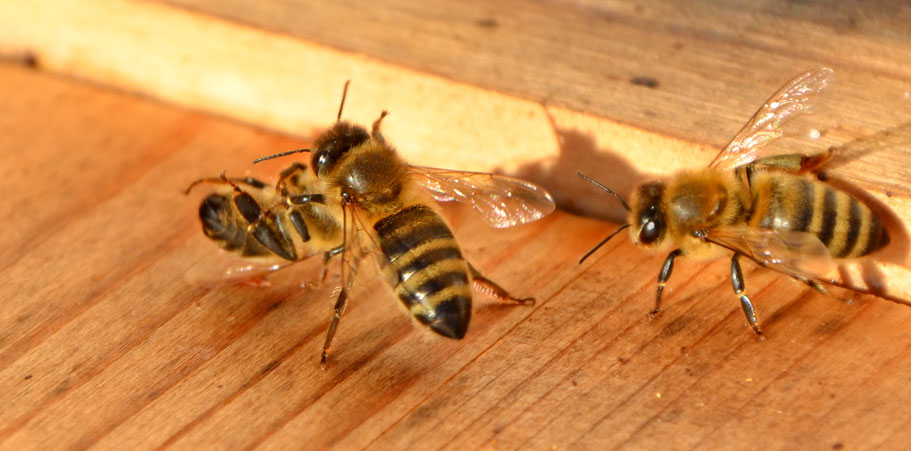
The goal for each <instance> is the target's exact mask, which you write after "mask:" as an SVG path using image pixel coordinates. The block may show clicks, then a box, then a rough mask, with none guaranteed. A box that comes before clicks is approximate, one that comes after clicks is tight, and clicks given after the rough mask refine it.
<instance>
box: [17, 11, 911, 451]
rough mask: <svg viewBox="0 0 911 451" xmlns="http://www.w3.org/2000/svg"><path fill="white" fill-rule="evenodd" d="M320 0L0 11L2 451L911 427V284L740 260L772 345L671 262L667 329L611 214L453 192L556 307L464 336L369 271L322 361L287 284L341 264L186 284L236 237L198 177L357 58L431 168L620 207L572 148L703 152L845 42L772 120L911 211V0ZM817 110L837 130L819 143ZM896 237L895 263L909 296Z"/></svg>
mask: <svg viewBox="0 0 911 451" xmlns="http://www.w3.org/2000/svg"><path fill="white" fill-rule="evenodd" d="M175 5H176V6H175ZM321 5H322V7H321V8H316V7H315V6H314V5H312V4H310V3H308V2H303V1H283V2H277V1H274V2H258V3H257V8H256V9H251V8H250V6H249V4H248V3H244V2H228V1H220V2H208V1H199V2H193V5H192V9H187V8H189V7H190V5H189V4H188V3H187V2H183V1H181V0H170V1H168V2H156V1H145V0H141V1H140V0H83V1H81V2H78V3H76V2H58V1H56V0H35V1H31V2H0V18H3V26H2V27H0V57H2V58H3V59H5V60H12V61H18V62H29V63H31V64H33V65H34V66H36V67H37V68H38V69H40V70H41V71H34V70H26V69H23V68H22V67H20V66H13V65H2V66H0V106H2V107H3V109H2V110H3V112H2V113H0V132H2V136H3V137H4V138H3V140H2V141H0V147H2V148H3V151H2V152H0V162H2V166H0V167H2V168H4V169H6V171H5V173H6V176H5V177H4V178H3V180H2V181H0V187H2V188H3V191H4V192H5V193H7V194H6V196H5V202H3V203H0V214H2V217H5V218H8V219H9V220H8V221H7V222H6V224H5V227H4V231H3V232H2V234H0V236H2V237H3V238H4V239H3V240H0V301H2V303H0V405H3V406H4V408H3V409H2V411H0V447H4V448H10V449H18V448H20V447H22V446H28V447H31V448H46V447H56V448H82V447H86V446H88V445H92V444H94V445H96V446H98V447H100V448H109V449H110V448H117V449H120V448H124V447H127V446H131V445H135V446H139V447H140V448H152V447H157V446H161V445H174V446H177V447H182V448H190V447H191V446H193V445H207V446H208V447H213V448H214V447H221V448H239V447H247V446H252V445H262V446H263V447H267V448H271V449H280V448H288V447H298V446H300V445H301V444H302V443H305V444H307V445H312V446H314V447H325V446H333V445H334V446H337V447H339V448H356V447H365V446H373V447H374V448H393V447H398V448H401V447H405V446H418V447H421V448H435V447H446V448H450V449H453V448H461V447H487V448H504V449H510V448H519V447H523V448H528V447H533V448H553V447H556V448H557V449H563V448H568V447H571V446H576V447H587V448H603V447H605V445H611V446H616V447H622V448H633V449H641V448H649V447H650V448H656V447H670V448H678V449H683V448H700V449H705V448H719V447H723V448H734V447H737V448H744V447H750V448H753V447H755V448H763V447H772V448H791V449H792V448H826V449H828V448H833V449H834V448H846V449H852V448H869V447H873V446H875V445H881V446H883V447H884V448H892V449H900V448H904V447H905V446H906V444H907V443H908V441H909V439H911V437H909V435H911V434H909V432H908V431H909V430H911V414H908V413H907V407H906V406H907V405H908V403H909V401H911V395H908V394H907V390H905V386H906V385H907V381H908V374H911V372H909V370H911V356H909V350H911V334H909V333H908V327H909V325H911V309H909V308H908V307H905V306H902V305H898V304H892V303H888V302H884V301H880V300H876V299H870V298H862V299H859V300H857V301H855V302H853V303H848V304H845V303H840V302H838V301H835V300H833V299H830V298H826V297H823V296H819V295H816V294H814V293H812V292H810V291H808V290H807V289H805V288H804V287H803V286H801V285H798V284H795V283H793V282H791V281H790V280H788V279H786V278H785V277H783V276H781V275H779V274H776V273H772V272H769V271H766V270H761V269H756V268H754V267H752V266H750V265H745V268H744V269H745V271H746V277H747V287H748V290H749V293H750V294H751V296H752V298H753V300H754V302H755V304H756V306H757V308H758V309H759V314H760V319H761V320H762V322H763V325H764V327H765V330H766V332H767V334H768V339H767V340H765V341H759V340H758V339H757V338H756V337H755V336H754V335H752V334H751V332H749V329H748V328H747V326H746V325H745V321H744V319H743V317H742V314H741V312H740V311H739V308H738V305H737V301H736V299H734V297H733V296H732V294H731V289H730V282H729V280H728V278H727V273H728V266H727V263H726V262H723V261H719V262H714V263H709V264H704V263H695V262H691V261H686V260H680V261H679V262H678V264H677V269H676V270H675V273H674V276H673V277H672V279H671V282H670V285H669V287H668V290H667V291H666V293H667V298H666V304H665V310H664V312H663V313H662V314H661V315H660V316H659V317H658V318H656V319H654V320H650V319H648V318H647V317H646V315H645V313H646V312H647V311H649V310H650V309H651V307H652V302H653V301H652V296H653V292H654V283H655V280H654V279H655V276H656V274H657V272H658V269H659V267H660V264H661V261H662V258H663V256H649V255H647V254H644V253H642V252H640V250H638V249H636V248H634V247H633V246H632V245H630V244H629V243H628V241H627V240H622V239H618V240H616V242H613V243H611V244H610V245H608V246H607V247H606V248H605V249H604V250H602V251H601V252H599V253H598V254H597V255H596V257H595V258H593V259H592V261H591V262H586V264H585V265H584V266H582V267H581V268H580V267H578V266H577V265H576V261H577V260H578V258H579V256H581V255H582V253H584V252H585V251H586V250H588V249H589V248H590V247H591V246H592V245H593V244H594V243H596V242H597V241H598V240H600V239H601V238H602V237H603V236H605V235H606V234H607V233H609V232H610V231H611V230H613V228H614V227H615V226H614V225H612V224H608V223H602V222H598V221H594V220H590V219H585V218H581V217H576V216H572V215H569V214H566V213H557V214H555V215H554V216H552V217H550V218H547V219H545V220H544V221H542V222H540V223H536V224H533V225H529V226H525V227H520V228H516V229H513V230H506V231H492V230H490V229H488V228H486V226H484V225H483V224H482V223H481V221H479V220H478V219H477V218H474V217H473V216H472V214H471V213H470V212H469V211H465V210H463V209H459V208H447V209H446V212H447V217H449V218H450V219H451V220H452V222H453V224H454V227H455V232H456V235H457V236H458V237H459V238H460V240H461V242H462V245H463V247H464V249H465V252H466V254H467V255H468V256H469V257H470V258H472V260H473V261H475V263H476V264H477V265H478V266H479V267H480V268H481V269H482V270H484V271H485V272H487V273H488V275H490V276H491V277H492V278H494V279H495V280H497V281H499V282H501V283H502V284H503V285H505V286H506V287H508V288H511V289H513V290H514V291H515V292H516V293H517V294H520V295H534V296H536V297H537V298H538V300H539V302H538V304H537V305H536V306H534V307H532V308H519V307H507V306H499V305H494V304H492V303H490V302H488V301H486V300H484V299H483V298H481V297H480V296H479V297H478V298H477V299H476V301H475V315H474V317H473V320H472V326H471V328H470V330H469V334H468V336H467V337H466V339H465V340H462V341H451V340H446V339H442V338H439V337H436V336H433V335H432V334H430V333H427V332H425V331H422V330H420V328H419V327H417V326H416V325H414V324H413V322H412V321H411V320H409V319H408V317H407V315H406V314H405V313H403V312H402V311H401V309H400V308H399V307H398V306H396V304H397V301H396V300H395V299H394V297H393V296H392V295H391V294H390V293H388V292H386V289H385V288H384V285H383V284H382V282H381V281H380V280H379V278H378V277H372V278H371V277H369V275H368V277H366V278H365V279H364V280H362V281H361V283H360V285H359V287H358V289H357V291H356V292H355V296H354V298H355V300H354V301H352V306H351V308H350V309H349V311H348V313H347V314H346V316H345V318H344V319H343V321H342V324H341V329H340V332H339V335H338V337H337V341H336V346H335V349H334V353H333V355H332V366H331V367H330V369H329V370H328V371H327V372H320V371H319V370H318V369H317V365H316V361H317V356H318V351H319V348H320V346H321V344H322V340H323V336H324V334H325V330H326V326H327V323H328V318H329V310H330V307H331V305H330V300H329V291H330V290H329V288H328V287H327V288H326V289H324V290H322V291H308V290H302V289H300V288H298V287H297V284H298V282H299V281H300V280H304V279H307V278H309V277H312V275H313V273H314V271H317V270H318V266H319V264H318V262H307V263H304V264H301V265H297V266H296V267H294V268H291V269H289V270H287V272H282V273H279V274H276V275H275V277H274V280H273V287H272V288H269V289H256V288H253V287H247V286H233V287H231V286H229V287H220V288H217V289H211V290H210V289H203V288H199V287H194V286H190V285H187V284H186V283H184V282H183V277H184V274H185V272H186V270H187V269H188V268H189V267H192V266H194V265H195V264H196V262H198V261H199V260H201V259H204V258H206V257H207V256H210V255H212V253H213V252H216V250H215V249H214V246H213V245H212V244H211V243H209V242H207V241H206V240H205V239H204V238H203V237H202V236H201V234H200V233H199V225H198V222H197V220H196V218H195V216H196V206H197V203H198V200H199V199H198V198H197V197H193V196H191V197H190V198H187V197H184V196H183V195H182V194H180V190H182V189H183V188H185V186H186V184H187V183H188V182H189V181H191V180H193V179H195V178H197V177H199V176H203V175H216V174H218V173H220V172H221V171H222V170H227V171H228V172H229V173H234V174H243V173H245V172H247V171H250V170H251V168H250V165H249V162H250V161H251V160H252V158H254V157H257V156H261V155H263V154H264V153H269V152H274V151H277V150H284V149H288V148H293V147H297V146H303V145H306V144H308V141H309V139H311V138H312V135H313V134H314V133H316V132H318V131H319V130H320V129H321V128H322V127H325V126H326V125H327V124H328V123H329V122H330V121H331V120H332V119H333V118H334V115H335V111H336V108H337V104H338V95H339V93H338V91H339V88H340V86H341V83H342V82H343V81H344V80H345V79H352V80H353V85H352V91H351V95H350V96H349V99H348V103H347V105H346V110H345V111H346V114H345V116H346V117H348V118H350V119H352V120H354V121H356V122H360V123H369V122H370V121H371V120H372V119H374V118H375V117H376V115H377V114H378V112H379V111H380V110H381V109H384V108H385V109H389V110H391V111H392V112H393V114H392V116H390V117H389V118H388V119H387V120H386V123H385V125H386V135H387V137H388V138H389V139H390V140H391V141H392V142H393V143H395V144H396V145H397V147H398V149H399V150H400V151H401V152H402V153H403V155H405V156H406V157H407V158H408V159H409V161H412V162H414V163H419V164H426V165H436V166H444V167H453V168H458V169H475V170H502V171H505V172H508V173H512V174H519V175H523V176H525V177H528V178H531V179H533V180H535V181H538V182H540V183H542V184H545V185H546V186H547V187H548V188H550V189H551V190H552V191H553V192H554V193H555V195H556V196H557V197H558V199H559V200H560V201H561V205H562V206H563V207H564V208H568V209H571V210H573V211H578V212H585V213H587V214H594V215H598V216H601V217H608V218H613V219H618V218H619V217H620V209H619V208H618V206H617V205H616V203H614V202H611V200H610V199H605V197H604V196H603V194H599V193H596V192H595V191H593V190H590V189H589V188H588V187H586V186H585V185H584V184H580V181H579V180H578V179H577V178H576V177H575V175H574V173H575V171H576V170H577V169H580V168H582V169H585V170H587V171H589V172H591V173H592V174H593V175H595V176H597V177H598V178H599V179H600V180H603V181H605V182H606V183H608V184H609V185H610V186H612V187H613V188H615V189H617V190H618V191H620V192H621V193H624V194H626V193H629V191H630V190H631V188H632V187H633V186H634V185H635V184H636V183H638V182H640V181H641V180H643V179H644V178H646V177H649V176H651V175H661V174H668V173H670V172H673V171H676V170H679V169H682V168H692V167H694V166H696V167H699V166H702V165H704V164H705V163H707V162H708V161H710V160H711V158H712V157H713V156H714V154H715V152H717V149H718V147H720V146H722V145H724V143H725V142H726V141H727V140H728V139H730V137H731V136H733V134H734V133H736V131H737V130H738V129H739V127H740V126H741V125H742V124H743V123H744V122H745V121H746V120H747V119H748V117H749V116H750V115H751V114H752V113H753V111H755V109H756V108H757V107H758V106H759V104H761V102H762V101H763V100H764V99H765V98H766V97H768V95H769V94H771V93H772V92H773V91H774V90H775V89H776V88H778V87H779V86H780V85H782V84H783V83H784V82H786V81H787V80H788V79H789V78H791V77H792V76H793V75H796V74H797V73H799V72H801V71H803V70H806V69H809V68H813V67H818V66H821V65H826V66H830V67H834V68H835V70H836V77H837V83H836V84H835V86H834V87H833V88H832V89H831V92H830V94H829V96H828V99H826V100H827V102H826V104H824V105H821V108H820V109H819V111H818V113H819V114H817V115H814V116H811V117H809V118H806V119H807V121H806V122H804V123H802V124H796V125H797V127H796V131H795V132H793V136H789V137H788V138H786V139H784V140H782V141H783V142H782V143H781V145H782V146H783V147H784V148H790V149H801V150H803V149H810V150H812V149H821V148H824V147H825V146H828V145H838V146H843V148H844V149H846V150H847V151H848V152H846V153H847V154H848V157H849V158H843V159H842V160H840V161H836V162H835V163H836V165H835V168H834V170H833V174H834V175H836V176H838V177H842V178H847V179H849V180H850V181H851V182H852V183H854V184H856V185H857V186H859V187H860V188H862V189H865V190H868V192H869V193H870V195H871V196H872V199H873V200H874V201H876V202H878V203H880V204H882V207H884V208H885V210H886V211H891V212H892V213H893V214H894V216H893V218H892V219H893V220H894V222H895V223H896V224H897V227H899V229H900V230H903V229H904V228H905V227H906V226H905V225H906V224H907V223H908V222H909V221H911V204H909V203H911V190H909V189H908V186H909V184H908V180H909V179H911V176H909V175H911V166H909V165H907V164H905V162H907V161H908V157H909V153H911V150H909V149H911V146H909V145H908V143H909V142H911V139H909V136H911V133H909V129H911V127H909V125H908V124H909V123H911V94H909V92H911V61H909V55H911V53H909V42H911V40H909V39H908V28H907V26H906V25H905V24H907V22H908V19H909V17H908V15H909V10H908V8H907V7H905V6H903V5H901V4H900V3H899V2H889V1H879V2H876V3H875V4H873V5H870V4H869V2H867V3H864V4H860V3H857V4H856V5H855V4H853V3H849V2H843V3H837V4H836V3H831V2H830V4H826V5H820V4H809V3H799V2H798V3H794V2H782V1H777V0H768V1H764V2H758V3H757V2H728V3H726V4H724V5H718V4H717V2H711V1H697V2H688V5H689V6H688V7H687V8H682V7H678V6H676V3H675V2H583V1H579V2H555V1H540V2H521V4H520V2H510V1H498V2H473V1H470V2H458V3H451V2H450V3H442V4H427V5H428V6H427V7H416V6H412V5H413V4H412V3H409V2H400V1H397V0H384V1H381V2H372V3H370V4H351V3H344V4H332V5H326V4H324V3H321ZM327 24H328V25H327ZM336 24H341V25H338V26H336ZM351 30H357V32H351ZM48 72H56V73H60V74H66V76H62V77H61V76H54V75H48ZM68 77H77V78H83V79H86V80H90V81H92V82H93V83H95V84H97V85H104V86H113V87H115V88H118V89H120V90H121V93H116V92H113V91H108V90H105V89H102V88H99V87H97V86H91V85H87V84H83V83H80V82H77V81H74V79H73V78H68ZM123 91H126V92H130V93H137V94H140V95H142V96H145V97H154V98H156V99H161V100H164V101H165V102H168V103H170V104H171V106H167V105H162V104H159V103H155V102H152V101H149V100H148V99H143V98H141V97H139V96H133V95H130V94H124V93H123ZM174 105H177V106H178V107H179V108H175V107H174ZM180 108H183V109H182V110H181V109H180ZM188 110H189V111H188ZM194 110H196V111H205V112H211V113H214V114H216V115H220V116H224V117H226V118H229V119H239V120H241V121H245V122H247V123H250V124H253V125H254V126H255V127H259V128H252V127H250V126H245V125H242V124H239V123H237V122H231V121H230V120H219V119H213V118H212V117H211V116H207V115H204V114H199V113H194V112H192V111H194ZM263 127H264V128H266V129H272V130H277V131H279V132H281V133H284V134H283V135H277V134H273V133H269V132H266V131H263ZM814 128H815V129H818V130H819V131H821V132H822V138H821V139H819V140H808V139H806V137H805V136H802V135H806V132H807V131H809V130H811V129H814ZM289 134H291V135H294V136H298V137H299V138H298V139H295V138H289ZM284 164H287V162H285V161H282V162H275V164H273V165H270V166H265V167H262V168H256V171H257V175H263V176H266V177H267V176H268V175H269V174H274V173H275V172H277V171H278V170H280V169H281V168H282V167H283V165H284ZM197 195H198V196H201V195H202V193H197ZM902 243H904V244H903V246H904V247H901V248H898V249H896V248H894V247H893V250H892V251H890V252H892V254H894V255H891V256H890V258H891V259H892V263H891V265H890V266H887V267H886V268H885V270H886V272H887V274H888V275H890V277H891V279H890V280H891V283H896V284H899V285H900V284H902V283H904V284H905V286H906V289H907V286H908V285H909V284H911V277H909V276H908V273H909V271H908V270H907V268H906V267H907V258H908V256H907V245H908V241H907V235H906V234H905V235H904V238H903V241H902ZM900 244H901V243H900ZM899 254H900V255H899Z"/></svg>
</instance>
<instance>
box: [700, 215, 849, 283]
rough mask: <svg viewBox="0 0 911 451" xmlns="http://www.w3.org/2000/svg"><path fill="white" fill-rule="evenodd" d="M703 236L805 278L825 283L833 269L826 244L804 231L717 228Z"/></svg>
mask: <svg viewBox="0 0 911 451" xmlns="http://www.w3.org/2000/svg"><path fill="white" fill-rule="evenodd" d="M706 239H707V240H708V241H710V242H713V243H716V244H719V245H721V246H723V247H726V248H728V249H731V250H733V251H736V252H739V253H741V254H744V255H746V256H748V257H750V258H752V259H753V260H755V261H756V262H758V263H760V264H762V265H763V266H766V267H769V268H771V269H774V270H776V271H780V272H783V273H785V274H789V275H791V276H794V277H797V278H799V279H802V280H805V281H811V280H812V281H821V282H826V283H829V281H830V279H831V277H830V273H831V272H832V271H833V270H834V269H835V268H836V264H835V261H834V260H833V259H832V256H831V254H830V253H829V249H828V248H826V245H825V244H823V243H822V241H820V240H819V238H817V237H816V236H815V235H812V234H810V233H806V232H795V231H776V230H770V229H757V228H753V227H747V226H734V227H719V228H715V229H712V230H710V231H709V232H707V234H706Z"/></svg>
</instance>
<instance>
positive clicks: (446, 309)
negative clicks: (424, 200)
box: [374, 205, 471, 338]
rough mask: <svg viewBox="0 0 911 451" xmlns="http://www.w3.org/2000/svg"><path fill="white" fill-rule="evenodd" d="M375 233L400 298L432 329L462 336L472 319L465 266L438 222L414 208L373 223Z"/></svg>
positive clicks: (446, 230) (420, 208) (425, 211)
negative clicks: (392, 273) (391, 271)
mask: <svg viewBox="0 0 911 451" xmlns="http://www.w3.org/2000/svg"><path fill="white" fill-rule="evenodd" d="M374 229H375V230H376V232H377V236H378V237H379V242H380V248H381V249H382V251H383V254H384V255H385V257H386V260H387V262H388V263H389V265H390V268H391V269H392V270H393V272H394V280H393V288H394V289H395V292H396V294H397V295H398V296H399V299H401V300H402V302H403V303H404V304H405V306H406V307H407V308H408V310H409V311H410V312H411V313H412V315H414V316H415V318H417V319H418V320H419V321H421V322H422V323H424V324H426V325H428V326H429V327H430V328H431V329H432V330H433V331H435V332H437V333H439V334H441V335H444V336H447V337H451V338H462V337H463V336H464V335H465V331H466V329H467V328H468V322H469V320H470V317H471V287H470V278H469V276H468V265H467V263H466V262H465V259H464V258H463V257H462V253H461V251H460V250H459V247H458V244H457V243H456V241H455V237H453V235H452V232H451V231H450V230H449V227H448V226H447V225H446V223H444V222H443V220H442V218H440V216H439V215H438V214H437V213H436V212H434V211H433V210H432V209H430V208H429V207H426V206H423V205H414V206H411V207H407V208H405V209H403V210H400V211H398V212H396V213H394V214H392V215H390V216H387V217H385V218H383V219H381V220H379V221H377V222H376V224H374Z"/></svg>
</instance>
